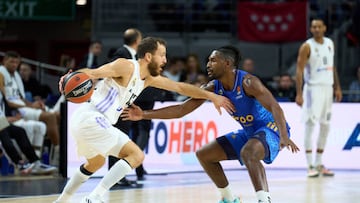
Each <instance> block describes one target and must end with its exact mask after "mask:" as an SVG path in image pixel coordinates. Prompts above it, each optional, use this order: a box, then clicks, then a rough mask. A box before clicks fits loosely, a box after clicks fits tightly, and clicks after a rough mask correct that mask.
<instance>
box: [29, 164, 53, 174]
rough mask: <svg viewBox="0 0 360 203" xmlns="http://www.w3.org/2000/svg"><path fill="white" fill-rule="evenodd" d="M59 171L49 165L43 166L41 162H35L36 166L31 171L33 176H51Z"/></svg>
mask: <svg viewBox="0 0 360 203" xmlns="http://www.w3.org/2000/svg"><path fill="white" fill-rule="evenodd" d="M56 171H57V168H56V167H54V166H50V165H47V164H43V163H41V162H40V161H37V162H35V166H34V167H33V168H32V170H31V174H33V175H49V174H52V173H54V172H56Z"/></svg>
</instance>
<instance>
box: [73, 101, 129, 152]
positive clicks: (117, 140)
mask: <svg viewBox="0 0 360 203" xmlns="http://www.w3.org/2000/svg"><path fill="white" fill-rule="evenodd" d="M70 133H71V135H72V136H73V137H74V139H75V141H76V145H77V152H78V155H81V156H84V157H85V158H86V159H90V158H93V157H95V156H97V155H102V156H104V157H107V156H109V155H112V156H116V157H118V155H119V152H120V150H121V149H122V147H123V146H124V145H125V144H126V143H128V142H129V141H130V139H129V136H128V135H126V134H125V133H123V132H122V131H120V130H119V129H117V128H115V127H113V126H112V124H111V123H110V121H109V120H108V119H107V118H106V117H105V116H104V115H103V114H101V113H100V112H98V111H97V110H96V109H95V108H94V107H93V106H92V105H91V104H89V103H84V104H82V105H81V106H80V107H79V108H78V109H77V110H76V111H74V112H73V115H72V117H71V120H70Z"/></svg>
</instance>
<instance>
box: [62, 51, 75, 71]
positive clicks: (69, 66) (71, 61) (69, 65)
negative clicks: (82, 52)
mask: <svg viewBox="0 0 360 203" xmlns="http://www.w3.org/2000/svg"><path fill="white" fill-rule="evenodd" d="M75 64H76V60H75V58H74V57H71V56H69V55H66V54H62V55H61V57H60V64H59V66H60V67H64V68H65V70H64V71H63V72H62V73H61V74H60V75H63V74H65V73H67V72H68V71H69V70H73V69H74V68H75Z"/></svg>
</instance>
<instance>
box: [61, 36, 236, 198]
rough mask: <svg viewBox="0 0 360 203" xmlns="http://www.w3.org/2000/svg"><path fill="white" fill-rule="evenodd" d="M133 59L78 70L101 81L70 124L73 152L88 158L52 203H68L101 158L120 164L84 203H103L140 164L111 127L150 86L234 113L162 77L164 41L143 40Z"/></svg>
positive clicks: (220, 100)
mask: <svg viewBox="0 0 360 203" xmlns="http://www.w3.org/2000/svg"><path fill="white" fill-rule="evenodd" d="M137 54H138V57H139V60H132V59H124V58H120V59H117V60H115V61H114V62H111V63H108V64H105V65H103V66H101V67H99V68H97V69H87V68H85V69H81V70H80V71H81V72H84V73H86V74H87V75H89V77H90V78H91V79H99V78H103V80H100V81H99V82H98V83H97V84H96V86H95V90H94V92H93V94H92V96H91V99H90V101H89V102H85V103H82V104H80V106H79V108H78V109H77V110H76V111H75V112H73V115H72V117H71V119H70V121H69V123H70V131H71V135H72V136H73V138H74V139H75V141H76V146H77V152H78V154H79V155H81V156H83V157H85V158H86V163H85V164H83V165H81V166H80V167H79V169H78V170H77V171H76V172H75V174H74V175H73V176H72V177H71V178H70V180H69V181H68V182H67V184H66V186H65V188H64V190H63V192H62V194H61V195H60V197H59V198H58V199H57V200H56V201H55V202H68V201H69V199H70V198H71V196H72V195H73V194H74V193H75V191H76V190H77V189H78V188H79V187H80V185H81V184H82V183H83V182H85V181H86V180H88V179H89V177H90V176H91V175H92V174H93V173H94V172H96V171H97V170H98V169H99V168H100V167H102V166H103V165H104V163H105V157H107V156H109V155H112V156H115V157H117V158H119V159H120V160H119V161H117V162H116V163H115V164H114V165H113V166H112V167H111V169H110V170H109V171H108V173H107V174H105V175H104V177H103V178H102V179H101V181H100V183H99V184H98V185H97V186H96V188H95V189H94V190H93V191H92V192H91V193H90V195H88V196H86V197H85V198H84V199H83V200H82V202H84V203H100V202H103V196H104V194H105V193H106V192H107V191H108V190H109V189H110V187H112V186H113V185H114V184H115V183H117V182H118V181H119V180H120V179H121V178H123V177H124V176H125V175H126V174H127V173H129V172H130V171H131V170H132V169H134V168H136V167H138V166H139V165H140V164H141V163H142V161H143V160H144V153H143V151H142V150H141V149H140V148H139V147H138V146H137V145H136V144H135V143H134V142H133V141H131V140H130V139H129V137H128V135H126V134H125V133H124V132H122V131H120V130H119V129H117V128H115V127H114V126H113V124H114V123H116V121H117V120H118V118H119V116H120V114H121V112H122V111H123V109H125V108H126V107H129V106H130V105H131V104H132V103H133V102H134V100H135V99H136V98H137V97H138V96H139V95H140V93H141V92H142V90H143V89H145V88H146V87H148V86H153V87H157V88H161V89H165V90H169V91H175V92H179V93H180V94H184V95H187V96H190V97H196V98H203V99H210V100H211V101H213V102H214V105H215V106H216V108H217V109H218V110H219V112H221V111H220V107H224V108H225V109H226V110H228V111H233V110H234V107H233V105H232V104H231V102H230V101H229V100H228V99H227V98H225V97H222V96H219V95H216V94H214V93H211V92H208V91H205V90H203V89H200V88H198V87H196V86H193V85H190V84H186V83H179V82H174V81H171V80H170V79H168V78H166V77H163V76H160V72H161V70H162V67H163V66H164V65H165V64H166V43H165V41H164V40H162V39H159V38H153V37H147V38H144V39H143V40H142V41H141V43H140V45H139V47H138V53H137ZM63 80H64V76H63V77H62V78H61V79H60V82H59V88H60V89H59V90H60V92H62V83H63Z"/></svg>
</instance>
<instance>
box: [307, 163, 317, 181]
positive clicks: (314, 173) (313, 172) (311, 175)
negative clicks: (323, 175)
mask: <svg viewBox="0 0 360 203" xmlns="http://www.w3.org/2000/svg"><path fill="white" fill-rule="evenodd" d="M307 176H308V177H309V178H315V177H318V176H319V171H318V170H316V168H314V167H313V166H310V167H309V168H308V171H307Z"/></svg>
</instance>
